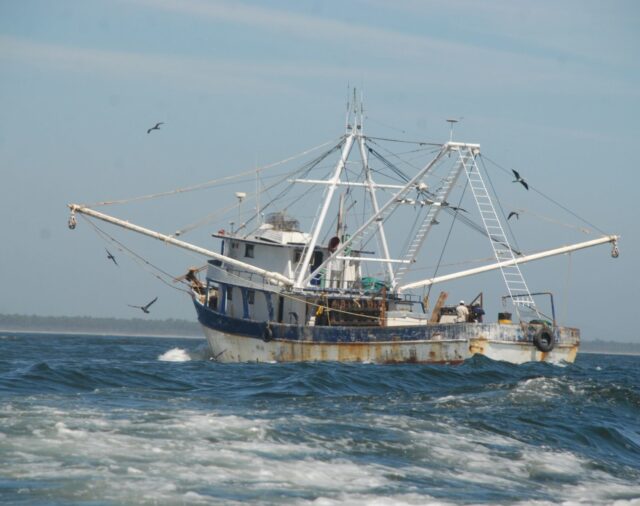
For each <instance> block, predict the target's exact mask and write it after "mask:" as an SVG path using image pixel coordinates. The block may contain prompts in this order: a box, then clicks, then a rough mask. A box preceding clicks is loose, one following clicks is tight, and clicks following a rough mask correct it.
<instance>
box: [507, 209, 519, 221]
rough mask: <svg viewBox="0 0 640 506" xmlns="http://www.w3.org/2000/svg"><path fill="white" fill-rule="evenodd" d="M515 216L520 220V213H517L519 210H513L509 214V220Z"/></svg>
mask: <svg viewBox="0 0 640 506" xmlns="http://www.w3.org/2000/svg"><path fill="white" fill-rule="evenodd" d="M513 216H515V217H516V220H519V219H520V213H517V212H515V211H511V212H510V213H509V216H507V221H508V220H510V219H511V218H512V217H513Z"/></svg>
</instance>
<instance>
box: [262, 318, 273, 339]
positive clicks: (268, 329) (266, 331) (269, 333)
mask: <svg viewBox="0 0 640 506" xmlns="http://www.w3.org/2000/svg"><path fill="white" fill-rule="evenodd" d="M272 339H273V330H272V329H271V325H269V324H268V323H267V325H266V326H265V328H264V331H263V332H262V340H263V341H264V342H265V343H268V342H269V341H271V340H272Z"/></svg>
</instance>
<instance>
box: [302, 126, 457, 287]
mask: <svg viewBox="0 0 640 506" xmlns="http://www.w3.org/2000/svg"><path fill="white" fill-rule="evenodd" d="M350 138H351V137H350ZM448 150H449V146H448V144H444V145H443V146H442V148H441V149H440V151H438V154H437V155H436V156H435V158H434V159H433V160H431V161H430V162H429V163H428V164H427V165H425V166H424V167H423V168H422V169H421V170H419V171H418V173H417V174H416V175H415V176H414V177H413V178H411V179H410V180H409V181H408V182H407V183H406V184H405V185H404V186H402V188H401V189H400V190H399V191H398V192H397V193H396V194H395V195H393V197H391V198H390V199H389V200H388V201H387V202H386V203H385V204H384V205H383V206H382V207H381V208H380V209H379V210H378V212H374V213H373V214H372V215H371V216H370V217H369V219H368V220H366V221H365V222H364V224H363V225H362V226H361V227H360V228H359V229H358V230H356V231H355V232H354V233H353V234H352V235H351V237H349V239H347V240H346V241H344V242H342V243H340V245H339V246H338V248H337V249H336V250H335V251H334V252H333V253H332V254H331V255H329V257H328V258H326V259H325V260H324V261H323V262H322V263H321V264H320V265H319V266H318V267H316V269H315V270H314V271H313V272H312V273H310V274H308V275H307V276H306V277H303V276H304V273H305V271H300V276H299V278H298V281H297V282H296V286H299V287H304V286H306V283H308V282H309V281H310V280H311V279H312V278H313V277H314V276H315V275H317V274H318V272H319V271H320V270H321V269H323V268H324V267H325V266H326V265H327V264H328V263H329V262H330V261H331V260H333V259H334V258H335V257H337V256H338V255H341V254H342V252H343V251H344V250H345V249H346V248H347V247H349V245H350V244H351V243H353V241H354V240H355V239H356V238H358V237H360V236H362V235H363V234H364V233H365V232H367V230H369V228H370V227H371V226H372V225H373V224H374V223H375V224H377V223H379V221H380V220H383V219H384V217H386V216H388V215H389V214H390V213H391V212H392V211H393V210H394V209H396V208H397V207H398V205H399V202H400V201H401V200H402V199H403V198H404V197H405V195H406V194H407V193H408V192H409V191H411V189H413V188H415V187H416V184H417V183H418V181H419V180H420V179H421V178H422V177H423V176H424V175H425V174H426V173H427V172H429V171H430V170H431V169H432V168H433V166H434V165H435V164H436V163H438V162H439V161H440V160H441V159H442V157H443V156H444V155H445V154H446V153H447V151H448ZM307 265H308V264H307Z"/></svg>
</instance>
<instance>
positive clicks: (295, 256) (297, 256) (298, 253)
mask: <svg viewBox="0 0 640 506" xmlns="http://www.w3.org/2000/svg"><path fill="white" fill-rule="evenodd" d="M301 258H302V250H301V249H299V248H298V249H296V250H294V251H293V263H294V264H297V263H298V262H299V261H300V259H301Z"/></svg>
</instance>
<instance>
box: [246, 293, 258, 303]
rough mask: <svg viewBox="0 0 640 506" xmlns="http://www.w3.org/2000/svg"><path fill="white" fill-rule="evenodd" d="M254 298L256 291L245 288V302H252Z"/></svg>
mask: <svg viewBox="0 0 640 506" xmlns="http://www.w3.org/2000/svg"><path fill="white" fill-rule="evenodd" d="M255 300H256V292H255V291H254V290H247V304H253V303H254V301H255Z"/></svg>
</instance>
